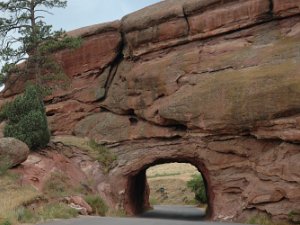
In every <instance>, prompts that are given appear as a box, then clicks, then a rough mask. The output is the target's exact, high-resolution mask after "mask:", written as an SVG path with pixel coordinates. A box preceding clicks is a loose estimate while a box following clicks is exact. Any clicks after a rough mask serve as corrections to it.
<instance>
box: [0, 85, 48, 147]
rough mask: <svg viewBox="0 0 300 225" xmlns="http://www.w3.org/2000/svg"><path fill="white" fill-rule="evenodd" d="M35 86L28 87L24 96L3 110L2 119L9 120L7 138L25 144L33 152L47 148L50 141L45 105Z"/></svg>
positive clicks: (5, 132) (6, 130) (5, 130)
mask: <svg viewBox="0 0 300 225" xmlns="http://www.w3.org/2000/svg"><path fill="white" fill-rule="evenodd" d="M39 96H40V94H39V90H38V89H37V88H36V87H35V86H27V88H26V90H25V93H24V95H22V96H18V97H17V98H16V99H15V100H14V101H12V102H10V103H8V104H7V105H5V107H4V108H3V109H2V115H1V116H2V118H5V119H7V120H8V123H7V125H6V126H5V128H4V136H5V137H14V138H17V139H19V140H21V141H23V142H25V143H26V144H27V145H28V147H29V148H30V149H32V150H35V149H38V148H42V147H44V146H46V145H47V144H48V142H49V140H50V131H49V129H48V124H47V117H46V113H45V109H44V104H43V101H42V100H41V98H40V97H39Z"/></svg>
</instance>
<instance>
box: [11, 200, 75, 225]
mask: <svg viewBox="0 0 300 225" xmlns="http://www.w3.org/2000/svg"><path fill="white" fill-rule="evenodd" d="M16 216H17V220H18V222H20V223H36V222H39V221H45V220H50V219H70V218H74V217H77V216H78V212H77V210H76V209H73V208H71V207H69V206H67V205H65V204H63V203H52V204H47V205H44V206H42V207H40V208H38V209H36V210H35V211H32V210H30V209H27V208H24V207H21V208H19V209H18V210H17V211H16Z"/></svg>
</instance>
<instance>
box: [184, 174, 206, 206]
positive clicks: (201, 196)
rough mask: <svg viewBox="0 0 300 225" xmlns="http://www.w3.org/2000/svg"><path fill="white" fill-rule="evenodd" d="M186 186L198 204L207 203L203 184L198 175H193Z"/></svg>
mask: <svg viewBox="0 0 300 225" xmlns="http://www.w3.org/2000/svg"><path fill="white" fill-rule="evenodd" d="M187 186H188V188H190V189H191V190H192V191H193V192H194V193H195V199H196V200H197V201H198V202H200V203H204V204H206V203H207V196H206V189H205V184H204V181H203V178H202V176H201V175H200V174H197V175H194V176H193V178H192V179H191V180H189V181H188V182H187Z"/></svg>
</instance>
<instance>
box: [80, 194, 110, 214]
mask: <svg viewBox="0 0 300 225" xmlns="http://www.w3.org/2000/svg"><path fill="white" fill-rule="evenodd" d="M85 201H86V202H87V203H88V204H89V205H90V206H91V207H92V209H93V213H94V214H95V215H97V216H105V215H106V213H107V211H108V207H107V205H106V204H105V202H104V201H103V200H102V199H101V198H100V197H99V196H97V195H88V196H86V197H85Z"/></svg>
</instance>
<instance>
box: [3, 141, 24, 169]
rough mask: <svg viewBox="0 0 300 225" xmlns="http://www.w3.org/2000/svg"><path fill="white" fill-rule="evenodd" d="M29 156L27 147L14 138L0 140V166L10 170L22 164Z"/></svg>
mask: <svg viewBox="0 0 300 225" xmlns="http://www.w3.org/2000/svg"><path fill="white" fill-rule="evenodd" d="M28 155H29V148H28V146H27V145H26V144H25V143H24V142H22V141H19V140H17V139H15V138H0V166H1V167H6V166H7V167H8V168H12V167H14V166H17V165H19V164H21V163H22V162H24V161H25V160H26V159H27V157H28Z"/></svg>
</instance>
